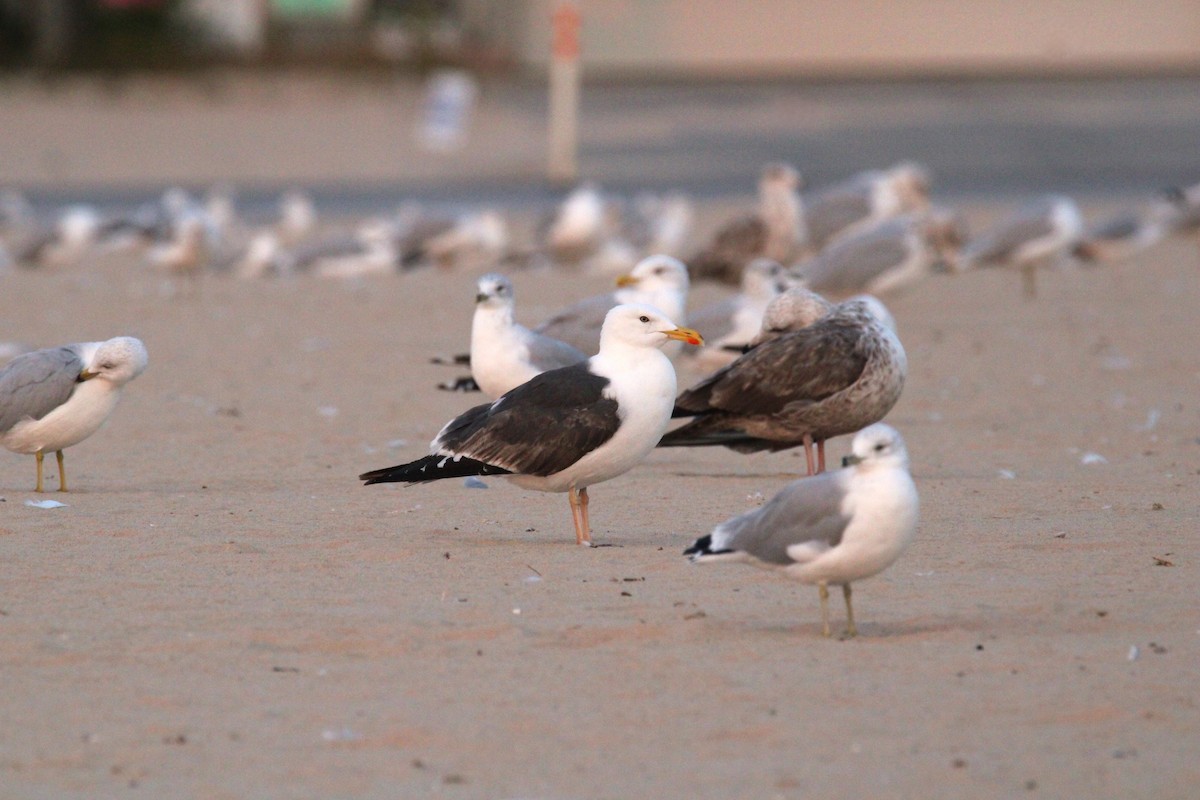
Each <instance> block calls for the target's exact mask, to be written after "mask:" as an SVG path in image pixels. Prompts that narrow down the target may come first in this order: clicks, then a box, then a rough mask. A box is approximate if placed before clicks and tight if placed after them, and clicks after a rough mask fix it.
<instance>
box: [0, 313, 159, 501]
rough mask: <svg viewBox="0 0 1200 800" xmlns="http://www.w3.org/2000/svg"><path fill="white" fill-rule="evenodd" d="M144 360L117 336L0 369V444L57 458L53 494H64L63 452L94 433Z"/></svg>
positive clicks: (133, 344) (135, 343)
mask: <svg viewBox="0 0 1200 800" xmlns="http://www.w3.org/2000/svg"><path fill="white" fill-rule="evenodd" d="M147 363H148V357H147V355H146V348H145V346H144V345H143V344H142V343H141V341H139V340H138V339H134V338H132V337H129V336H118V337H117V338H115V339H109V340H108V341H107V342H86V343H82V344H70V345H65V346H63V347H54V348H50V349H47V350H35V351H34V352H32V353H26V354H24V355H21V356H17V357H16V358H14V359H13V360H12V361H11V362H9V364H8V366H6V367H4V369H2V370H0V444H3V445H4V446H5V447H6V448H8V449H9V450H11V451H13V452H14V453H24V454H32V455H34V456H35V457H36V458H37V488H36V491H38V492H40V491H42V456H43V455H44V454H45V453H46V452H48V451H51V450H53V451H54V452H55V455H56V456H57V457H58V489H59V491H61V492H65V491H67V476H66V473H65V472H64V471H63V452H62V451H63V450H64V449H65V448H67V447H70V446H71V445H74V444H78V443H79V442H82V441H83V440H84V439H86V438H87V437H89V436H91V435H92V434H93V433H95V432H96V431H97V430H98V429H99V428H100V426H101V425H102V424H104V421H105V420H106V419H108V416H109V414H111V413H112V411H113V409H114V408H116V405H117V401H118V400H119V399H120V397H121V389H122V387H124V386H125V384H126V383H128V382H129V381H131V380H133V379H134V378H136V377H137V376H138V375H141V374H142V371H143V370H145V369H146V364H147Z"/></svg>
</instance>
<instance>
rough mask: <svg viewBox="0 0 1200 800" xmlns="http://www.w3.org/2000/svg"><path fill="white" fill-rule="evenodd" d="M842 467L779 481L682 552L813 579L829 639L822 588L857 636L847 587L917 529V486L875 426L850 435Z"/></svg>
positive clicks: (899, 453)
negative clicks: (838, 603)
mask: <svg viewBox="0 0 1200 800" xmlns="http://www.w3.org/2000/svg"><path fill="white" fill-rule="evenodd" d="M842 463H843V465H844V468H843V469H839V470H836V471H834V472H826V473H823V474H821V475H817V476H815V477H811V478H802V479H800V480H798V481H794V482H792V483H790V484H788V485H787V486H785V487H784V488H783V489H782V490H780V492H779V493H778V494H777V495H775V496H774V497H773V498H771V500H769V501H768V502H767V503H766V505H764V506H762V507H761V508H758V509H755V510H753V511H748V512H746V513H745V514H741V515H739V516H736V517H733V518H732V519H730V520H727V521H725V522H723V523H721V524H720V525H718V526H717V527H716V528H715V529H714V530H713V532H712V533H711V534H709V535H708V536H702V537H701V538H699V539H697V540H696V542H695V543H694V544H692V546H691V547H689V548H688V549H687V550H684V551H683V552H684V555H686V556H689V557H690V558H691V560H692V561H694V562H696V563H701V564H703V563H706V562H709V561H740V562H745V563H749V564H753V565H755V566H760V567H764V568H766V569H773V570H778V571H780V572H782V573H783V574H784V575H786V576H787V577H789V578H793V579H795V580H798V581H800V582H801V583H807V584H814V583H815V584H816V585H817V589H818V591H819V592H820V597H821V623H822V631H823V633H824V634H825V635H826V636H829V586H830V585H831V584H832V585H834V586H837V585H839V584H840V585H841V587H842V594H843V596H844V597H845V598H846V635H847V636H855V635H856V634H857V633H858V630H857V629H856V627H855V625H854V607H853V605H852V604H851V602H850V584H851V582H853V581H861V580H863V579H864V578H869V577H871V576H872V575H876V574H878V573H880V572H882V571H883V570H885V569H887V568H888V567H889V566H891V565H892V564H893V563H895V561H896V559H898V558H899V557H900V555H901V554H902V553H903V552H904V551H905V550H906V549H907V548H908V545H909V543H910V542H912V540H913V536H914V535H915V534H916V531H917V518H918V516H919V509H918V507H919V501H918V498H917V487H916V486H915V485H914V484H913V480H912V477H911V476H910V475H909V472H908V452H907V450H906V449H905V447H904V440H903V439H902V438H901V437H900V434H899V433H897V432H896V430H895V429H894V428H892V427H890V426H888V425H884V424H882V423H879V424H876V425H872V426H870V427H869V428H865V429H863V430H862V431H859V433H858V434H857V435H856V436H855V437H854V440H853V442H852V444H851V454H850V455H848V456H846V458H845V459H843V461H842Z"/></svg>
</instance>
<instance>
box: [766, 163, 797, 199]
mask: <svg viewBox="0 0 1200 800" xmlns="http://www.w3.org/2000/svg"><path fill="white" fill-rule="evenodd" d="M803 187H804V182H803V180H802V179H801V177H800V173H799V172H798V171H797V170H796V168H795V167H793V166H792V165H791V164H783V163H773V164H767V165H766V166H765V167H763V170H762V174H761V175H760V176H759V179H758V188H759V191H761V192H763V193H773V192H795V191H797V190H799V189H801V188H803Z"/></svg>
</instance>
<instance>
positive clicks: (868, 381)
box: [659, 298, 908, 475]
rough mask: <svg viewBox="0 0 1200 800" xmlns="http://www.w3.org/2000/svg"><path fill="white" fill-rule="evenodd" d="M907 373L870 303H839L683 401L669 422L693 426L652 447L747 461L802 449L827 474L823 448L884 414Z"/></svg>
mask: <svg viewBox="0 0 1200 800" xmlns="http://www.w3.org/2000/svg"><path fill="white" fill-rule="evenodd" d="M781 299H782V298H781ZM776 302H778V301H776ZM907 373H908V361H907V358H906V356H905V353H904V347H903V346H902V345H901V344H900V340H899V339H898V338H897V337H896V335H895V334H894V333H893V332H892V331H891V330H890V329H889V328H888V327H887V326H886V325H884V324H883V322H882V321H881V320H880V319H879V318H878V317H877V316H876V315H875V313H873V311H872V307H871V305H870V304H868V303H866V302H863V301H862V300H847V301H846V302H844V303H840V304H838V305H837V306H834V308H833V309H832V310H831V311H830V312H829V313H828V314H826V315H825V316H824V317H822V318H821V319H819V320H818V321H816V322H814V323H813V324H811V325H808V326H807V327H802V328H800V329H799V330H794V331H791V332H788V333H784V334H782V335H778V336H776V337H775V338H772V339H770V340H768V341H765V342H763V343H762V344H759V345H757V346H756V347H753V348H752V349H750V350H749V351H747V352H746V353H745V354H744V355H742V356H740V357H739V358H738V359H737V360H736V361H734V362H733V363H732V364H730V365H729V366H727V367H725V368H723V369H720V370H718V371H717V372H715V373H713V374H712V375H710V376H709V377H707V378H705V379H704V380H702V381H701V382H700V383H698V384H696V385H695V386H693V387H692V388H691V389H688V390H687V391H686V392H684V393H683V394H681V395H680V396H679V397H678V398H677V399H676V401H675V411H674V414H673V416H676V417H693V419H692V420H691V421H690V422H688V423H687V424H686V425H684V426H683V427H681V428H677V429H675V430H673V431H671V432H670V433H668V434H667V435H666V436H664V437H663V440H662V442H661V443H660V445H659V446H660V447H702V446H710V445H723V446H725V447H728V448H730V449H731V450H736V451H738V452H740V453H753V452H758V451H761V450H771V451H776V450H785V449H787V448H789V447H795V446H797V445H803V446H804V453H805V459H806V461H807V463H808V470H809V474H810V475H811V474H813V473H814V472H821V471H823V470H824V468H825V446H824V443H825V440H826V439H830V438H832V437H834V436H841V435H843V434H847V433H854V432H856V431H859V430H861V429H862V428H865V427H866V426H867V425H870V424H872V423H875V422H879V421H880V420H881V419H883V417H884V416H886V415H887V413H888V412H889V411H891V410H892V406H894V405H895V404H896V401H897V400H899V399H900V392H901V390H903V388H904V379H905V377H906V375H907ZM814 443H815V444H816V445H817V458H818V463H817V466H816V468H815V469H814V466H813V458H812V450H811V447H812V445H813V444H814Z"/></svg>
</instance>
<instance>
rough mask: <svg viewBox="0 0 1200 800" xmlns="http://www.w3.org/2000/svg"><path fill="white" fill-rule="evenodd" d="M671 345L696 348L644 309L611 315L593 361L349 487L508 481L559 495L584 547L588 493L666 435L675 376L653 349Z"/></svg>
mask: <svg viewBox="0 0 1200 800" xmlns="http://www.w3.org/2000/svg"><path fill="white" fill-rule="evenodd" d="M672 339H674V340H679V341H684V342H688V343H689V344H701V343H702V340H701V338H700V336H699V334H697V333H696V332H695V331H692V330H688V329H687V328H680V327H678V326H676V325H675V323H674V322H672V321H671V320H670V319H668V318H667V317H666V316H665V315H663V314H662V313H660V312H659V311H658V310H656V309H654V308H651V307H649V306H645V305H620V306H617V307H616V308H614V309H612V310H611V311H609V313H608V316H607V318H606V319H605V323H604V330H603V332H602V334H601V337H600V352H599V353H597V354H596V355H594V356H592V357H591V358H590V359H588V360H587V361H584V362H581V363H579V364H575V365H573V366H570V367H562V368H560V369H555V370H550V371H549V372H543V373H541V374H540V375H537V376H535V377H534V378H533V379H531V380H530V381H528V382H527V383H523V384H521V385H520V386H518V387H517V388H515V389H513V390H512V391H510V392H508V393H507V394H505V395H503V396H502V397H501V398H500V399H499V400H497V401H495V402H494V403H489V404H484V405H480V406H476V407H475V408H472V409H470V410H469V411H467V412H465V413H464V414H462V415H460V416H459V417H457V418H456V419H453V420H451V421H450V422H448V423H447V424H446V425H445V426H444V427H443V428H442V430H441V431H440V432H439V433H438V435H437V436H436V437H434V440H433V442H432V443H431V444H430V450H431V453H430V455H428V456H425V457H424V458H420V459H417V460H416V461H413V462H411V463H408V464H401V465H398V466H395V467H388V468H385V469H379V470H374V471H372V472H367V473H364V474H362V475H360V476H359V478H360V479H361V480H363V481H366V483H367V484H368V485H370V484H372V483H388V482H403V483H422V482H425V481H434V480H439V479H441V478H461V477H465V476H469V475H509V476H510V477H511V479H512V481H513V482H514V483H516V484H517V485H518V486H521V487H523V488H526V489H534V490H537V491H542V492H567V497H568V500H569V502H570V505H571V518H572V520H573V522H574V523H575V540H576V542H578V543H579V544H590V543H591V528H590V526H589V522H588V493H587V490H588V487H589V486H591V485H592V484H595V483H599V482H601V481H606V480H609V479H610V478H615V477H617V476H618V475H621V474H623V473H625V472H627V471H629V470H630V469H632V468H633V467H634V466H636V465H637V464H638V463H639V462H640V461H641V460H642V459H643V458H645V457H646V454H647V453H649V452H650V451H651V450H653V449H654V445H655V444H657V443H658V440H659V438H660V437H661V436H662V433H663V431H664V430H666V428H667V422H668V421H669V420H670V417H671V407H672V405H673V402H674V394H675V369H674V367H673V366H671V361H670V359H668V358H667V357H666V356H665V355H663V353H662V352H661V351H660V348H661V347H662V346H663V345H664V344H666V343H667V342H668V341H670V340H672Z"/></svg>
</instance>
